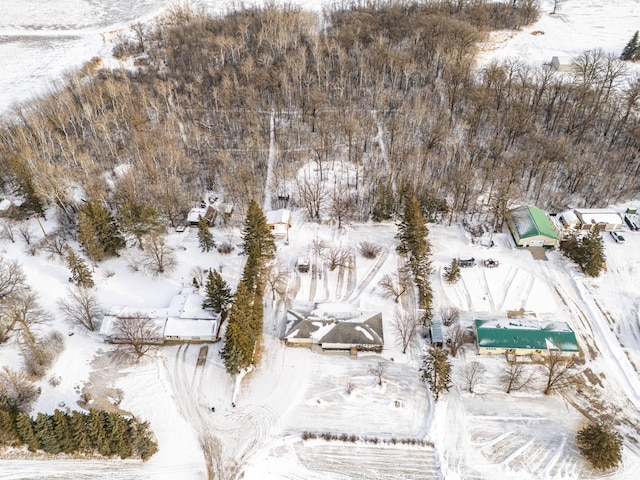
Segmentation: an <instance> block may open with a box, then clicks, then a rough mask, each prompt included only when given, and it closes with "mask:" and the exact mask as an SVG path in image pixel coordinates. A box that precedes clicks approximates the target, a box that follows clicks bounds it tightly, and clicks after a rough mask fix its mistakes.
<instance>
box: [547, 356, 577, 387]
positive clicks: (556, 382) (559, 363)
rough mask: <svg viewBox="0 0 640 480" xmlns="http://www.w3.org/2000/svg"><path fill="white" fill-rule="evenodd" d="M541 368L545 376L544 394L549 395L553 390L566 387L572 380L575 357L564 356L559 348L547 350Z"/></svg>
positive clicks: (575, 363)
mask: <svg viewBox="0 0 640 480" xmlns="http://www.w3.org/2000/svg"><path fill="white" fill-rule="evenodd" d="M548 353H549V354H548V355H547V356H546V357H545V359H544V363H543V364H542V366H541V370H542V372H543V374H544V376H545V378H546V385H545V388H544V394H545V395H549V394H550V393H551V392H552V391H553V390H559V389H562V388H566V387H568V386H569V385H571V383H572V382H573V379H574V375H575V373H576V372H575V367H576V366H577V362H576V358H575V357H573V356H571V357H565V356H563V355H562V351H560V350H549V352H548Z"/></svg>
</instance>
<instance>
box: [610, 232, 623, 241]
mask: <svg viewBox="0 0 640 480" xmlns="http://www.w3.org/2000/svg"><path fill="white" fill-rule="evenodd" d="M610 233H611V236H612V237H613V239H614V240H615V241H616V243H624V237H623V236H622V235H621V234H619V233H618V232H614V231H611V232H610Z"/></svg>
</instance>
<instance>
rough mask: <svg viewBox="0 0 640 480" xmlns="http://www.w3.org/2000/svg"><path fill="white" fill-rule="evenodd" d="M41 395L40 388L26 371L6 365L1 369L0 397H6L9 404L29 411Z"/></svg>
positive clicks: (23, 410)
mask: <svg viewBox="0 0 640 480" xmlns="http://www.w3.org/2000/svg"><path fill="white" fill-rule="evenodd" d="M39 395H40V391H39V389H38V388H37V387H36V386H35V384H34V383H33V382H32V381H31V380H29V377H28V376H27V374H26V373H25V372H19V371H15V370H12V369H11V368H9V367H8V366H6V365H5V366H4V367H2V369H0V397H4V399H5V400H6V401H7V402H8V403H9V405H11V406H12V407H15V408H17V409H18V410H20V411H22V412H29V410H30V409H31V405H32V404H33V402H35V401H36V399H37V398H38V396H39Z"/></svg>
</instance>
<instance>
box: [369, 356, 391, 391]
mask: <svg viewBox="0 0 640 480" xmlns="http://www.w3.org/2000/svg"><path fill="white" fill-rule="evenodd" d="M386 370H387V364H386V363H384V362H379V363H378V364H377V365H374V366H371V367H369V373H370V374H371V375H373V376H374V377H376V383H377V385H378V386H379V387H381V386H382V377H383V376H384V372H386Z"/></svg>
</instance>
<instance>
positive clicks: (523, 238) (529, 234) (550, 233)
mask: <svg viewBox="0 0 640 480" xmlns="http://www.w3.org/2000/svg"><path fill="white" fill-rule="evenodd" d="M507 225H508V226H509V230H510V231H511V234H512V235H513V239H514V240H515V242H516V246H518V247H545V248H555V247H556V246H557V245H558V232H557V231H556V228H555V227H554V226H553V224H552V223H551V220H549V217H547V214H546V213H545V212H544V210H541V209H539V208H536V207H532V206H531V205H528V206H527V205H525V206H521V207H517V208H514V209H512V210H509V214H508V215H507Z"/></svg>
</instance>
